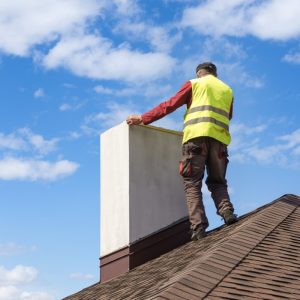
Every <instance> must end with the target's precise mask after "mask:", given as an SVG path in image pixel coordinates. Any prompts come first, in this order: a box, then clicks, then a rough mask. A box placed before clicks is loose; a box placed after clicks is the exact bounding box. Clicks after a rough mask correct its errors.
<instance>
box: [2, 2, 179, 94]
mask: <svg viewBox="0 0 300 300" xmlns="http://www.w3.org/2000/svg"><path fill="white" fill-rule="evenodd" d="M2 2H3V1H2ZM140 12H141V10H140V8H139V5H138V2H137V1H135V0H114V1H108V0H88V1H82V0H44V1H42V3H41V1H39V0H29V1H26V3H25V2H24V1H22V0H16V1H8V0H4V3H1V6H0V15H2V16H4V17H3V18H1V20H0V36H1V41H0V51H2V52H4V53H7V54H14V55H19V56H29V55H33V57H34V61H35V62H37V63H41V64H42V65H43V66H44V67H45V68H46V69H56V68H60V67H62V68H65V69H67V70H69V71H71V72H73V73H74V74H76V75H78V76H85V77H89V78H93V79H108V80H122V81H128V82H132V81H136V80H139V81H143V80H150V81H151V80H155V79H157V78H161V77H164V76H166V75H167V74H169V73H170V70H171V68H172V67H173V66H174V65H175V60H174V59H173V58H172V57H171V56H169V55H167V54H165V53H162V52H163V51H169V50H168V49H170V48H171V47H172V46H173V45H174V43H176V42H177V40H178V38H177V36H175V35H170V34H169V33H168V31H167V30H165V29H164V28H162V27H151V28H147V32H148V33H149V34H147V37H148V40H147V41H148V42H149V43H150V44H151V45H152V46H153V49H154V51H153V52H143V51H138V50H132V49H131V48H130V47H129V46H128V44H126V43H125V44H124V43H121V44H119V45H113V44H112V42H111V41H110V40H108V39H105V38H103V37H102V36H101V35H100V33H99V32H98V31H96V30H94V31H93V32H92V33H91V24H93V23H94V22H96V20H98V21H99V20H100V21H102V20H104V19H105V18H112V19H114V18H117V17H118V16H120V17H121V18H123V19H125V18H126V19H127V20H128V18H133V16H136V15H138V14H139V13H140ZM100 24H101V23H100ZM20 32H21V33H22V34H20ZM127 40H128V39H127V38H126V41H127ZM38 45H43V46H45V47H43V50H37V46H38ZM46 49H48V50H46ZM45 51H47V53H46V52H45ZM82 62H84V63H82ZM153 66H155V67H153ZM34 95H35V97H42V96H44V92H43V90H42V89H39V90H37V91H36V92H35V94H34Z"/></svg>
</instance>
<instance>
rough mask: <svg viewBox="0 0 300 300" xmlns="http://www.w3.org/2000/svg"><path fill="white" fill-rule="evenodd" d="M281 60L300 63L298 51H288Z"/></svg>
mask: <svg viewBox="0 0 300 300" xmlns="http://www.w3.org/2000/svg"><path fill="white" fill-rule="evenodd" d="M282 60H283V61H285V62H288V63H294V64H300V52H295V53H288V54H286V55H285V56H284V57H283V58H282Z"/></svg>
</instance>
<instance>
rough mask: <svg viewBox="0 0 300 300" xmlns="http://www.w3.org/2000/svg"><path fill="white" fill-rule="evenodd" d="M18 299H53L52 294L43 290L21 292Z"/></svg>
mask: <svg viewBox="0 0 300 300" xmlns="http://www.w3.org/2000/svg"><path fill="white" fill-rule="evenodd" d="M19 299H20V300H54V298H53V297H52V296H50V295H49V294H47V293H45V292H27V291H25V292H22V293H21V294H20V298H19Z"/></svg>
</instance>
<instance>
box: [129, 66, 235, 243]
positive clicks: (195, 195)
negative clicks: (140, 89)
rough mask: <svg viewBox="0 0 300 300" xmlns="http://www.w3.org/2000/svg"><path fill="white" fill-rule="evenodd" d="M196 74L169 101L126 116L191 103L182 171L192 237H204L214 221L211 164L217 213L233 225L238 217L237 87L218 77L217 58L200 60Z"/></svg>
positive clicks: (158, 114) (138, 119) (145, 119)
mask: <svg viewBox="0 0 300 300" xmlns="http://www.w3.org/2000/svg"><path fill="white" fill-rule="evenodd" d="M196 76H197V78H195V79H192V80H189V81H187V82H186V83H184V85H183V86H182V87H181V88H180V90H179V91H178V92H177V93H176V95H174V96H173V97H171V98H170V99H169V100H167V101H165V102H162V103H160V104H159V105H158V106H156V107H154V108H153V109H151V110H149V111H148V112H146V113H144V114H142V115H130V116H128V118H127V120H126V121H127V124H128V125H138V124H144V125H147V124H150V123H152V122H154V121H156V120H158V119H160V118H162V117H164V116H166V115H167V114H169V113H171V112H173V111H174V110H176V109H177V108H179V107H180V106H182V105H184V104H185V105H186V106H187V109H186V112H185V115H184V126H183V140H182V144H183V145H182V159H181V161H180V165H179V170H180V174H181V175H182V177H183V182H184V189H185V194H186V200H187V207H188V212H189V220H190V223H191V230H192V235H191V239H192V240H199V239H201V238H203V237H204V236H205V235H206V233H205V230H206V228H207V227H208V225H209V223H208V220H207V217H206V214H205V208H204V205H203V200H202V192H201V187H202V180H203V177H204V171H205V167H206V171H207V179H206V181H205V182H206V184H207V187H208V190H209V191H210V192H211V196H212V198H213V200H214V203H215V206H216V209H217V214H219V215H220V216H222V217H223V219H224V222H225V224H227V225H230V224H232V223H234V222H236V221H237V216H236V215H235V214H234V213H233V212H234V208H233V205H232V203H231V201H230V197H229V194H228V188H227V180H226V169H227V164H228V152H227V146H228V145H229V143H230V139H231V137H230V133H229V122H230V120H231V118H232V104H233V93H232V89H231V88H230V87H229V86H228V85H227V84H225V83H224V82H223V81H221V80H220V79H218V78H217V67H216V66H215V65H214V64H213V63H211V62H205V63H201V64H199V65H198V66H197V68H196Z"/></svg>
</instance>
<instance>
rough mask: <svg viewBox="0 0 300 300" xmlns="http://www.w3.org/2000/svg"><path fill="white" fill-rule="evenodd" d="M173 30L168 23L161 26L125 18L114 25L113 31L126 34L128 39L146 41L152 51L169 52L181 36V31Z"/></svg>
mask: <svg viewBox="0 0 300 300" xmlns="http://www.w3.org/2000/svg"><path fill="white" fill-rule="evenodd" d="M174 30H175V29H174V28H172V26H170V25H164V26H163V27H162V26H156V25H153V24H151V23H147V22H145V21H143V22H142V21H141V22H132V21H131V20H128V19H126V20H124V21H121V22H120V23H119V24H118V26H116V28H115V29H114V32H117V33H123V34H126V35H127V36H128V39H129V40H135V39H137V40H143V41H147V42H148V43H149V44H150V46H151V48H152V49H153V50H154V51H158V52H164V53H169V52H171V50H172V49H173V47H174V46H175V45H176V44H177V43H178V42H180V40H181V38H182V35H181V33H180V32H177V33H175V32H174Z"/></svg>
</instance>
